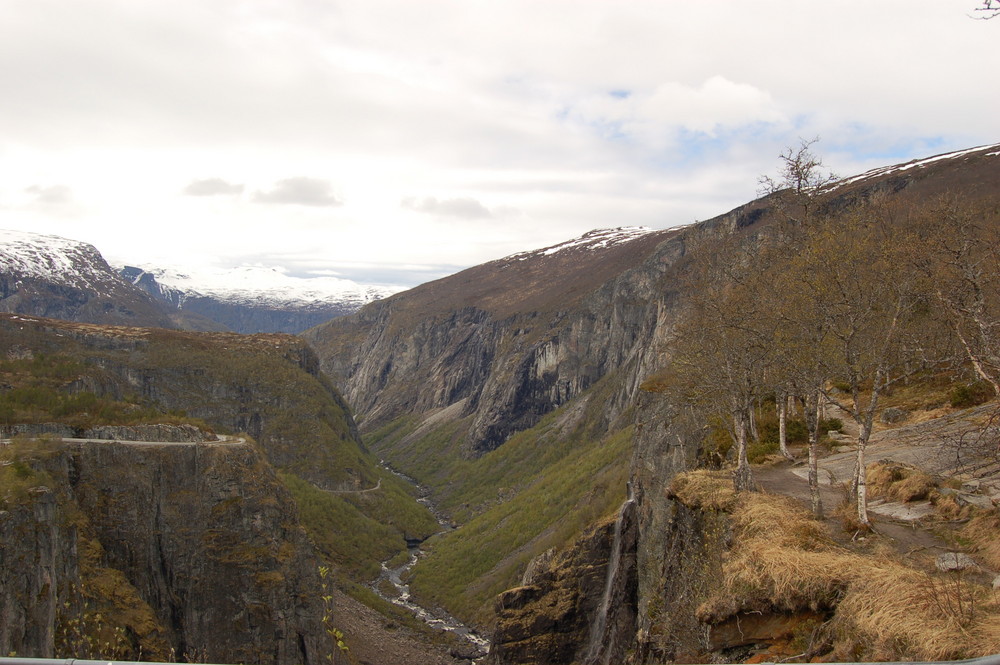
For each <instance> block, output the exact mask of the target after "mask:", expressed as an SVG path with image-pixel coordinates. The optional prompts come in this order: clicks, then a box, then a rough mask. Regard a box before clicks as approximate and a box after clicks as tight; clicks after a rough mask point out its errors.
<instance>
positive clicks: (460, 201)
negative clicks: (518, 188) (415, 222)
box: [400, 196, 493, 219]
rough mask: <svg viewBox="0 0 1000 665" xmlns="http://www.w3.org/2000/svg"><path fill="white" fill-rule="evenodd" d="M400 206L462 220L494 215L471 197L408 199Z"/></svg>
mask: <svg viewBox="0 0 1000 665" xmlns="http://www.w3.org/2000/svg"><path fill="white" fill-rule="evenodd" d="M400 205H401V206H402V207H403V208H405V209H407V210H412V211H414V212H419V213H424V214H428V215H441V216H444V217H460V218H462V219H485V218H488V217H492V216H493V213H492V212H490V210H489V209H488V208H487V207H486V206H484V205H483V204H482V203H480V202H479V201H477V200H476V199H473V198H470V197H460V198H454V199H440V200H439V199H437V198H435V197H433V196H428V197H426V198H422V199H419V198H416V197H406V198H404V199H403V200H402V201H401V202H400Z"/></svg>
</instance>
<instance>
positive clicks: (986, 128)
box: [0, 0, 1000, 285]
mask: <svg viewBox="0 0 1000 665" xmlns="http://www.w3.org/2000/svg"><path fill="white" fill-rule="evenodd" d="M977 4H979V3H978V2H977V1H976V0H878V1H873V0H828V1H825V2H812V1H806V0H771V1H766V0H765V1H753V0H722V1H712V2H707V1H701V0H699V1H697V2H695V1H693V0H683V1H681V0H670V1H668V0H659V1H640V0H632V1H626V0H615V1H611V0H606V1H594V0H530V1H529V0H524V1H521V0H489V1H486V0H454V1H451V0H448V1H445V0H420V1H417V0H348V1H340V0H249V1H243V2H240V1H236V0H118V1H114V0H2V2H0V228H13V229H23V230H29V231H36V232H42V233H54V234H57V235H62V236H65V237H69V238H74V239H78V240H84V241H86V242H90V243H92V244H94V245H96V246H97V247H98V249H100V250H101V251H102V252H103V253H104V255H105V256H106V257H107V258H108V259H109V260H111V261H113V262H118V263H126V262H127V263H132V264H143V263H161V264H166V263H169V264H175V265H176V264H187V263H194V262H201V263H204V264H206V265H212V266H221V267H225V266H231V265H239V264H244V263H262V264H266V265H269V266H282V267H285V268H287V269H288V270H290V271H291V272H292V273H293V274H298V275H308V274H316V275H318V274H336V275H338V276H342V277H347V278H351V279H355V280H357V281H361V282H365V283H398V284H407V285H410V284H415V283H419V282H423V281H427V280H429V279H433V278H436V277H439V276H442V275H444V274H448V273H451V272H455V271H457V270H459V269H461V268H464V267H467V266H470V265H474V264H477V263H481V262H484V261H487V260H490V259H494V258H499V257H501V256H505V255H507V254H511V253H514V252H517V251H522V250H527V249H534V248H538V247H543V246H546V245H551V244H555V243H557V242H560V241H562V240H566V239H569V238H572V237H575V236H577V235H580V234H581V233H583V232H586V231H588V230H591V229H594V228H606V227H612V226H631V225H644V226H651V227H654V228H667V227H671V226H677V225H681V224H687V223H690V222H692V221H695V220H698V219H707V218H709V217H712V216H715V215H717V214H720V213H723V212H726V211H728V210H730V209H731V208H733V207H735V206H737V205H739V204H741V203H744V202H746V201H748V200H750V199H752V198H754V197H755V195H756V190H757V176H758V175H760V174H762V173H772V174H773V173H775V172H776V170H777V161H778V160H777V155H778V153H779V152H780V151H781V150H782V148H784V147H785V146H788V145H792V144H797V143H798V141H799V138H800V137H801V138H813V137H817V136H818V137H820V138H821V140H820V142H819V143H817V144H816V146H815V150H816V151H817V152H819V153H820V154H822V155H823V158H824V160H825V162H826V164H827V165H828V166H829V167H830V168H831V169H832V170H834V171H836V172H837V173H839V174H841V175H845V176H846V175H852V174H855V173H859V172H861V171H864V170H866V169H868V168H871V167H874V166H881V165H885V164H891V163H896V162H900V161H906V160H909V159H912V158H917V157H927V156H930V155H934V154H938V153H941V152H947V151H950V150H957V149H961V148H968V147H972V146H976V145H982V144H987V143H996V142H997V141H1000V113H998V112H997V109H1000V85H997V83H996V68H995V62H996V55H997V50H998V45H1000V18H998V19H996V20H994V21H982V20H975V19H973V18H971V17H972V15H973V14H974V13H975V12H974V11H973V10H974V8H975V7H976V6H977Z"/></svg>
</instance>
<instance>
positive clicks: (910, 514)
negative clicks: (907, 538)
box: [868, 501, 934, 522]
mask: <svg viewBox="0 0 1000 665" xmlns="http://www.w3.org/2000/svg"><path fill="white" fill-rule="evenodd" d="M868 512H871V513H875V514H876V515H881V516H882V517H888V518H889V519H894V520H900V521H903V522H916V521H917V520H920V519H923V518H925V517H928V516H930V515H933V514H934V506H933V505H931V502H930V501H909V502H907V503H902V502H900V501H890V502H885V501H871V502H870V503H869V504H868Z"/></svg>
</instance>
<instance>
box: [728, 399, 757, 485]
mask: <svg viewBox="0 0 1000 665" xmlns="http://www.w3.org/2000/svg"><path fill="white" fill-rule="evenodd" d="M733 433H734V434H735V435H736V469H735V470H734V471H733V487H734V488H735V489H736V491H737V492H751V491H753V489H754V482H753V472H752V471H751V470H750V460H749V459H748V458H747V414H746V413H737V414H736V415H734V416H733Z"/></svg>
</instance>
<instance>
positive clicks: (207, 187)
mask: <svg viewBox="0 0 1000 665" xmlns="http://www.w3.org/2000/svg"><path fill="white" fill-rule="evenodd" d="M243 189H244V187H243V185H237V184H233V183H230V182H226V181H225V180H223V179H222V178H203V179H200V180H198V179H196V180H192V181H191V182H190V183H188V185H187V187H185V188H184V193H185V194H187V195H188V196H216V195H220V194H229V195H233V194H242V193H243Z"/></svg>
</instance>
